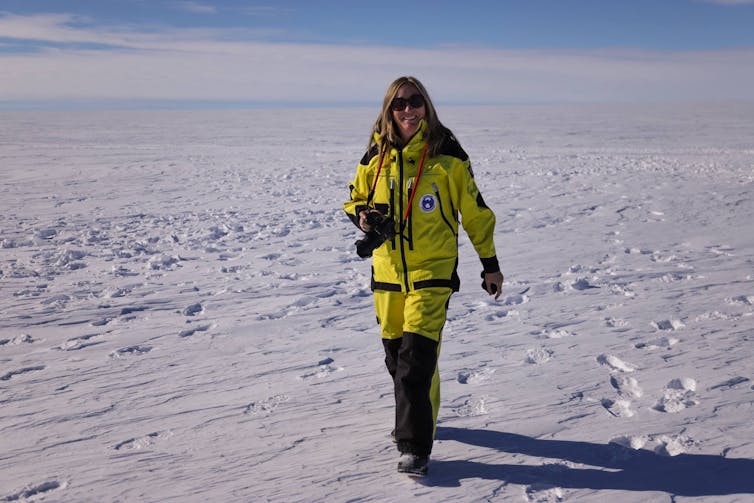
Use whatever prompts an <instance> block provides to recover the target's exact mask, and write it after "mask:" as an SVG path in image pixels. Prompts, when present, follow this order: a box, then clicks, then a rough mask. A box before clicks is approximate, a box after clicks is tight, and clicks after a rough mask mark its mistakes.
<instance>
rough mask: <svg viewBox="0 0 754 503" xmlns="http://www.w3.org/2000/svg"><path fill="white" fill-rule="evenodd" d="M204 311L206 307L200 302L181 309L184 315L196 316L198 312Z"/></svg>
mask: <svg viewBox="0 0 754 503" xmlns="http://www.w3.org/2000/svg"><path fill="white" fill-rule="evenodd" d="M203 312H204V307H203V306H202V305H201V304H200V303H196V304H191V305H190V306H188V307H185V308H184V309H183V311H181V314H183V315H184V316H196V315H197V314H202V313H203Z"/></svg>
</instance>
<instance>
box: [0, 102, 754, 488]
mask: <svg viewBox="0 0 754 503" xmlns="http://www.w3.org/2000/svg"><path fill="white" fill-rule="evenodd" d="M439 111H440V113H441V119H442V120H443V121H444V122H445V123H446V125H448V126H449V127H451V128H452V129H453V130H454V131H455V132H456V134H457V136H458V137H459V139H460V140H461V142H462V144H463V145H464V147H465V148H466V150H467V151H468V152H469V154H470V155H471V157H472V162H473V165H474V169H475V173H476V177H477V181H478V184H479V186H480V188H481V190H482V192H483V194H484V197H485V200H486V201H487V203H488V204H489V206H491V207H492V208H493V209H494V211H495V212H496V214H497V216H498V224H497V230H496V242H497V246H498V251H499V256H500V261H501V264H502V267H503V272H504V273H505V275H506V280H507V283H506V286H505V292H504V295H503V297H502V298H501V300H499V301H497V302H495V301H494V300H491V299H490V298H488V297H487V296H486V295H485V294H484V293H483V292H482V290H481V288H480V279H479V271H480V269H481V266H480V264H479V262H478V259H477V258H476V257H475V255H474V252H473V249H472V247H471V245H470V243H469V242H468V240H467V239H465V237H464V238H463V239H462V241H461V253H462V259H461V262H460V266H459V272H460V275H461V279H462V290H461V292H459V293H458V294H456V295H455V296H454V297H453V298H452V301H451V307H450V312H449V317H448V323H447V325H446V329H445V332H444V341H443V354H442V357H441V364H440V365H441V375H442V381H443V382H442V389H443V404H442V408H441V410H440V422H439V428H438V440H437V442H436V444H435V449H434V451H433V458H432V462H431V465H430V475H429V476H428V477H427V478H425V479H424V480H422V481H418V482H417V481H413V480H411V479H407V478H405V477H402V476H400V475H399V474H397V473H396V472H395V465H396V462H397V458H398V454H397V452H396V451H395V450H394V446H393V444H392V443H391V441H390V438H389V432H390V430H391V427H392V413H393V401H392V390H391V387H390V384H389V379H388V375H387V372H386V371H385V370H384V366H383V355H382V352H381V351H382V350H381V344H380V343H379V340H378V331H377V327H376V324H375V321H374V314H373V311H372V299H371V294H370V291H369V288H368V275H369V263H368V262H365V261H363V260H360V259H359V258H358V257H357V256H356V254H355V251H354V246H353V242H354V241H355V239H357V237H358V236H357V231H356V229H355V228H354V227H353V226H352V225H351V223H350V222H348V221H347V219H346V218H345V216H344V214H343V213H342V210H341V204H342V202H343V201H344V200H345V199H346V198H347V197H348V189H347V184H348V182H349V181H350V179H351V177H352V176H353V172H354V169H355V166H356V162H357V161H358V160H359V159H360V157H361V155H362V154H363V151H364V148H365V146H366V140H367V136H368V132H369V128H370V126H371V124H372V121H373V119H374V116H375V115H376V113H377V110H376V109H348V110H303V111H302V110H247V111H170V112H164V111H160V112H156V111H150V112H80V113H74V112H66V113H48V112H22V113H4V114H2V115H0V174H2V177H1V179H0V232H1V233H2V234H1V235H0V501H26V500H29V501H31V500H46V501H285V502H290V501H375V502H377V501H379V502H384V501H409V500H410V501H419V502H440V501H537V502H555V501H573V502H598V501H599V502H602V501H614V502H636V501H675V502H681V501H692V500H693V501H710V502H711V501H714V502H732V501H752V500H754V422H753V421H752V417H753V416H754V361H753V360H752V357H754V105H698V106H690V105H689V106H606V105H605V106H520V107H513V106H511V107H498V108H473V107H472V108H451V107H442V106H440V110H439ZM694 497H699V498H694Z"/></svg>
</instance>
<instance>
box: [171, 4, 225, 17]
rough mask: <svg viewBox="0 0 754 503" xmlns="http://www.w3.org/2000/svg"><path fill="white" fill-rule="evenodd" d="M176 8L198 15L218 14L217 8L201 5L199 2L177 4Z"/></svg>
mask: <svg viewBox="0 0 754 503" xmlns="http://www.w3.org/2000/svg"><path fill="white" fill-rule="evenodd" d="M175 6H176V7H177V8H179V9H182V10H186V11H188V12H194V13H196V14H217V8H216V7H215V6H213V5H207V4H201V3H199V2H191V1H185V2H175Z"/></svg>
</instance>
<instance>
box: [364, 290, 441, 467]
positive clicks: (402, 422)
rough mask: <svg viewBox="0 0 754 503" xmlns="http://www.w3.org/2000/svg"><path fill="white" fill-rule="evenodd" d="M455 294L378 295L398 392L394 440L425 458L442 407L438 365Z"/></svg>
mask: <svg viewBox="0 0 754 503" xmlns="http://www.w3.org/2000/svg"><path fill="white" fill-rule="evenodd" d="M452 293H453V292H452V290H451V289H450V288H444V287H431V288H422V289H419V290H412V291H409V292H407V293H406V292H394V291H383V290H375V291H374V305H375V311H376V313H377V321H378V322H379V324H380V330H381V335H382V343H383V346H384V348H385V365H386V366H387V369H388V372H389V373H390V375H391V377H392V378H393V384H394V387H395V405H396V421H395V438H396V441H397V444H398V449H399V450H400V451H401V452H404V453H405V452H408V453H412V454H417V455H422V456H424V455H429V453H430V452H431V450H432V443H433V441H434V436H435V431H436V428H437V414H438V411H439V408H440V374H439V370H438V365H437V361H438V358H439V355H440V343H441V339H442V329H443V326H444V325H445V318H446V315H447V311H448V302H449V300H450V296H451V294H452Z"/></svg>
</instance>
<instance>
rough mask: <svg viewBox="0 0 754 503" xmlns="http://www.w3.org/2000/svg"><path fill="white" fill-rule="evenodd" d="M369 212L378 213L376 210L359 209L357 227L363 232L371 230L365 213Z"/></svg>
mask: <svg viewBox="0 0 754 503" xmlns="http://www.w3.org/2000/svg"><path fill="white" fill-rule="evenodd" d="M371 212H374V213H380V212H379V211H377V210H369V211H367V210H361V211H360V212H359V228H360V229H361V230H362V231H364V232H371V230H372V226H371V225H369V224H368V223H367V215H368V214H369V213H371Z"/></svg>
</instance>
